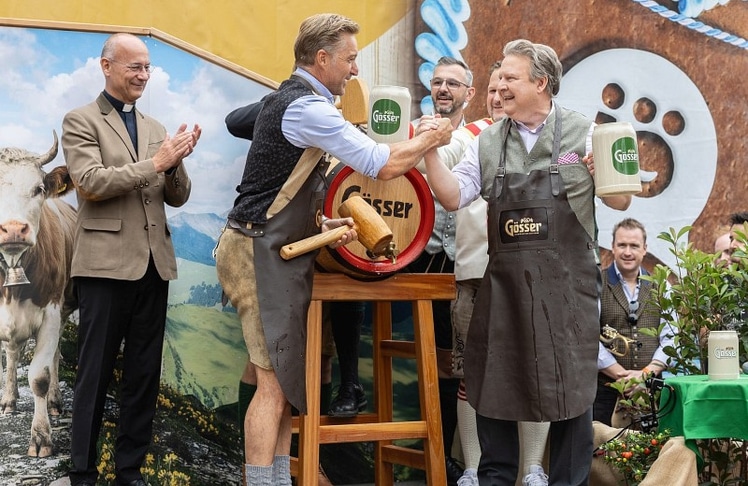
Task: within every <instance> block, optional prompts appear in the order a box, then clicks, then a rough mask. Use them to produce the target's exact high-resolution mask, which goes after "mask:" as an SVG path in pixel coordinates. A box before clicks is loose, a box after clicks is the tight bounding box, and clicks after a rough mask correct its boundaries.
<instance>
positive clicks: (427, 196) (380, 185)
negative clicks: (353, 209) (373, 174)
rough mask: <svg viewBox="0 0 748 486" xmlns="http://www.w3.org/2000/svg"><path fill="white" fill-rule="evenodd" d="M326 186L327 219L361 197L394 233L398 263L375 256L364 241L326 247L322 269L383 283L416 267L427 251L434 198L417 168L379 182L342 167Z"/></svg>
mask: <svg viewBox="0 0 748 486" xmlns="http://www.w3.org/2000/svg"><path fill="white" fill-rule="evenodd" d="M328 181H329V183H330V187H329V188H328V191H327V196H326V198H325V203H324V208H323V211H324V213H325V215H326V216H328V217H330V218H339V217H340V216H341V215H340V214H338V208H340V206H341V204H342V203H343V202H345V200H346V199H348V198H349V197H351V196H354V195H358V196H362V198H363V199H364V200H365V201H366V202H367V203H369V204H371V205H372V207H373V208H374V209H375V210H376V211H377V213H378V214H379V215H380V216H381V217H382V219H383V220H384V221H385V222H386V223H387V226H389V227H390V229H391V230H392V234H393V240H392V243H393V245H394V247H395V249H396V250H397V258H395V259H394V260H392V259H390V258H387V257H386V256H384V255H382V256H374V255H372V254H371V253H370V252H368V251H367V249H366V248H365V247H364V246H363V245H361V243H360V242H358V241H354V242H353V243H349V244H348V245H345V246H342V247H339V248H336V249H330V248H328V247H322V249H321V251H320V253H319V256H318V257H317V264H318V265H319V266H320V267H322V268H323V269H324V270H327V271H332V272H340V273H345V274H347V275H349V276H351V277H354V278H358V279H362V280H374V279H377V278H383V277H387V276H389V275H390V274H392V273H394V272H396V271H398V270H400V269H402V268H404V267H405V266H407V265H408V264H409V263H411V262H413V261H414V260H415V259H416V258H417V257H418V255H419V254H420V253H421V251H422V250H423V249H424V248H425V247H426V243H428V240H429V237H430V236H431V230H432V229H433V227H434V199H433V197H432V195H431V190H430V189H429V186H428V184H427V183H426V180H425V179H424V178H423V176H422V175H421V173H420V172H418V170H417V169H411V170H410V171H408V172H406V173H405V175H403V176H402V177H397V178H395V179H392V180H389V181H380V180H373V179H370V178H368V177H366V176H364V175H361V174H359V173H358V172H354V171H353V169H351V168H350V167H347V166H345V165H343V164H338V165H336V166H335V167H333V169H332V170H331V171H330V173H329V174H328Z"/></svg>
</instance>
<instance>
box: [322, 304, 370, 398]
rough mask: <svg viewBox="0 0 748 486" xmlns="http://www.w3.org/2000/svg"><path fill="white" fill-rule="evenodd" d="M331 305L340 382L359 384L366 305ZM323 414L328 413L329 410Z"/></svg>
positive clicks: (331, 319)
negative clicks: (360, 351)
mask: <svg viewBox="0 0 748 486" xmlns="http://www.w3.org/2000/svg"><path fill="white" fill-rule="evenodd" d="M330 305H331V307H330V321H331V325H332V337H333V339H334V340H335V349H336V350H337V353H338V363H339V365H340V382H341V383H359V379H358V356H359V341H361V326H362V324H363V322H364V312H365V310H366V304H365V303H364V302H347V301H343V302H331V303H330ZM322 413H327V410H324V411H323V412H322Z"/></svg>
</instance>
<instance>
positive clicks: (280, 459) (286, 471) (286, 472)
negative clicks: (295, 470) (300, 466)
mask: <svg viewBox="0 0 748 486" xmlns="http://www.w3.org/2000/svg"><path fill="white" fill-rule="evenodd" d="M273 481H275V482H274V483H273V484H277V485H278V486H291V457H290V456H275V457H274V458H273Z"/></svg>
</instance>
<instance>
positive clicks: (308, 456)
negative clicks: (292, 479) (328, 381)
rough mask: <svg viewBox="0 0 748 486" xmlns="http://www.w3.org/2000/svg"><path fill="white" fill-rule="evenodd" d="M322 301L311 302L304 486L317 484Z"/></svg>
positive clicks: (302, 433)
mask: <svg viewBox="0 0 748 486" xmlns="http://www.w3.org/2000/svg"><path fill="white" fill-rule="evenodd" d="M321 362H322V301H320V300H312V301H311V303H310V304H309V313H308V317H307V336H306V411H307V413H306V414H299V468H298V469H299V477H298V483H299V484H303V485H304V486H318V484H319V475H318V474H317V471H318V469H319V427H320V412H319V406H318V405H317V404H318V403H319V397H320V390H321V386H320V378H321V377H320V366H321Z"/></svg>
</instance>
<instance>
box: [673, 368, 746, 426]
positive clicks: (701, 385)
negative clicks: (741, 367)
mask: <svg viewBox="0 0 748 486" xmlns="http://www.w3.org/2000/svg"><path fill="white" fill-rule="evenodd" d="M671 389H672V390H671ZM660 414H661V415H662V416H661V417H660V419H659V420H660V430H664V429H666V428H667V429H670V431H671V433H672V435H682V436H684V437H685V438H686V439H687V440H688V439H718V438H737V439H748V376H746V375H741V377H740V378H739V379H737V380H718V381H709V377H708V376H707V375H690V376H675V377H672V378H667V379H666V380H665V387H664V388H663V389H662V394H661V395H660Z"/></svg>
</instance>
